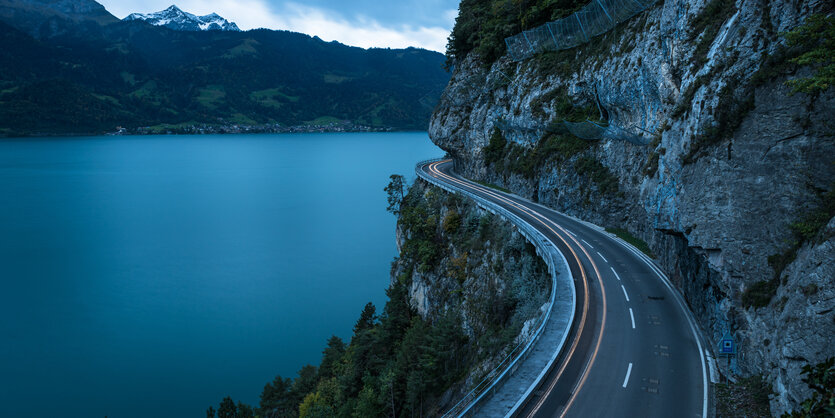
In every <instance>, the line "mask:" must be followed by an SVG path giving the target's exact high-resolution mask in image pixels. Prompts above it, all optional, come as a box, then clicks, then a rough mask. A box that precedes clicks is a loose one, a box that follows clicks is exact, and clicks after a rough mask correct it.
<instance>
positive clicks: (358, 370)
mask: <svg viewBox="0 0 835 418" xmlns="http://www.w3.org/2000/svg"><path fill="white" fill-rule="evenodd" d="M404 186H405V185H404V183H403V178H402V177H401V176H397V175H394V176H391V182H390V184H389V186H388V187H386V191H387V192H388V195H389V197H390V199H389V202H388V203H389V205H390V206H389V207H390V209H391V210H392V211H393V212H399V219H398V223H399V228H400V229H401V231H403V237H404V238H403V243H402V250H401V253H400V256H399V258H398V259H396V260H395V262H394V264H393V266H392V272H393V274H394V275H395V277H393V279H394V280H393V282H392V284H391V286H390V287H389V289H388V290H387V291H386V294H387V296H388V300H387V302H386V304H385V307H384V308H383V311H382V313H380V314H378V313H377V310H376V308H375V306H374V305H373V304H371V303H368V304H367V305H366V306H365V307H364V308H363V310H362V312H361V313H360V316H359V318H358V319H357V322H356V324H355V325H354V329H353V335H352V337H351V339H350V341H349V342H348V343H347V344H346V343H345V342H344V341H342V339H340V338H339V337H336V336H333V337H331V338H330V339H329V340H328V342H327V346H326V347H325V349H324V350H323V351H322V361H321V363H320V364H319V366H318V367H314V366H311V365H308V366H304V367H302V368H301V370H299V372H298V376H297V377H295V378H286V377H282V376H276V378H275V379H274V380H273V381H272V382H269V383H267V384H266V385H265V386H264V390H263V392H262V393H261V401H260V405H259V407H258V408H250V407H249V406H247V405H245V404H242V403H240V402H238V403H237V404H236V403H235V402H234V401H233V400H232V399H231V398H225V399H224V400H223V401H222V402H221V404H220V405H219V409H217V410H215V409H214V407H211V408H209V410H208V411H207V416H210V417H213V416H214V414H215V413H217V414H218V416H219V417H221V416H222V417H239V416H240V417H249V416H253V415H254V416H260V417H386V416H427V415H435V414H437V413H438V412H441V411H439V408H440V407H441V406H442V404H443V403H444V402H449V400H450V399H449V398H446V400H442V399H441V397H442V395H443V394H444V393H445V392H446V391H447V390H449V389H450V388H452V389H453V395H452V397H453V398H455V397H456V395H455V394H454V393H458V392H461V391H466V390H468V389H467V386H466V385H465V384H464V383H463V382H462V380H463V379H464V378H465V377H467V376H470V375H473V376H472V377H473V378H474V379H475V380H476V381H479V380H480V379H481V378H482V375H481V373H484V371H483V370H481V369H480V368H478V367H479V366H478V365H480V364H482V363H485V362H486V364H488V365H491V364H492V363H491V360H492V359H494V358H503V357H504V353H505V350H508V349H511V348H512V346H511V345H512V343H513V342H514V340H515V339H516V337H517V335H518V334H519V332H520V330H521V329H522V328H523V325H524V322H525V321H526V320H528V319H529V318H532V317H535V316H537V314H538V312H539V308H540V306H541V305H542V304H543V303H544V302H545V299H546V298H547V292H548V275H547V267H546V266H545V264H544V262H542V260H541V259H539V258H538V256H537V255H536V251H535V250H534V248H533V247H532V246H531V245H530V244H527V243H526V242H525V241H524V239H523V238H522V237H521V236H519V235H518V234H516V235H515V237H514V236H513V235H512V234H513V232H512V227H511V226H510V225H509V224H508V223H504V222H500V220H499V219H498V218H496V217H494V216H493V215H491V214H486V213H483V212H481V211H479V210H478V209H476V207H475V205H474V204H473V203H472V202H470V201H468V200H465V199H463V198H461V197H460V196H458V195H454V194H448V193H446V192H443V191H442V190H441V189H438V188H436V187H432V186H429V185H427V184H426V183H423V182H422V181H419V182H417V183H416V184H415V185H413V186H412V187H411V188H410V189H409V191H408V193H407V194H406V195H405V196H404V195H401V192H402V191H403V188H404ZM491 255H492V256H491ZM485 276H489V277H485ZM415 280H428V281H430V282H431V286H432V289H429V290H427V292H430V293H432V295H433V296H431V298H432V303H433V304H437V305H438V306H440V307H443V308H439V309H433V310H431V311H430V312H424V313H423V314H421V313H420V312H418V310H417V309H416V308H415V306H413V304H414V302H413V296H414V295H412V294H411V293H410V289H412V288H414V286H415V283H414V281H415ZM474 289H476V290H477V291H478V293H477V294H474V292H473V291H474ZM465 316H466V318H467V325H466V327H465V325H464V318H465ZM456 388H457V389H456ZM456 391H457V392H456Z"/></svg>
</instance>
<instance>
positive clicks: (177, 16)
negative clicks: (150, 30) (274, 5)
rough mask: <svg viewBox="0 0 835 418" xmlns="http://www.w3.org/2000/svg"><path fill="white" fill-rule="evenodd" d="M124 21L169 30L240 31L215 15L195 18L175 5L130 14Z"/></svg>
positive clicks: (232, 24)
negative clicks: (139, 22)
mask: <svg viewBox="0 0 835 418" xmlns="http://www.w3.org/2000/svg"><path fill="white" fill-rule="evenodd" d="M124 20H144V21H145V22H148V23H150V24H152V25H154V26H165V27H167V28H169V29H174V30H182V31H202V30H229V31H240V29H238V25H236V24H235V23H234V22H230V21H228V20H226V19H224V18H222V17H220V16H218V14H217V13H212V14H208V15H206V16H195V15H193V14H191V13H188V12H184V11H182V10H180V8H179V7H177V6H175V5H172V6H171V7H169V8H167V9H165V10H163V11H161V12H156V13H132V14H131V15H130V16H128V17H126V18H125V19H124Z"/></svg>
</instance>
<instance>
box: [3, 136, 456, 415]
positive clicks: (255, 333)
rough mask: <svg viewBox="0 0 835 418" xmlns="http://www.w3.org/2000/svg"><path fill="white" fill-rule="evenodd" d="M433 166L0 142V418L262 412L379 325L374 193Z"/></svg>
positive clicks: (303, 147)
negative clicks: (223, 403) (332, 353)
mask: <svg viewBox="0 0 835 418" xmlns="http://www.w3.org/2000/svg"><path fill="white" fill-rule="evenodd" d="M441 155H443V153H442V152H441V150H439V149H438V148H436V147H435V146H434V145H433V144H432V143H431V142H430V141H429V138H428V136H427V134H426V133H373V134H369V133H356V134H287V135H218V136H151V137H94V138H49V139H20V140H3V141H0V213H2V217H0V283H2V292H0V317H2V318H3V320H2V322H0V335H2V337H0V376H2V378H0V403H2V405H4V406H3V410H2V411H3V412H2V413H0V415H3V416H9V417H24V418H25V417H45V416H62V417H104V416H108V417H111V418H113V417H117V418H119V417H174V416H178V417H203V416H205V411H206V408H208V407H209V406H210V405H214V406H215V408H217V404H218V403H219V402H220V400H221V399H222V398H223V397H224V396H227V395H228V396H231V397H232V398H233V399H235V400H236V401H237V400H240V401H243V402H246V403H249V404H251V405H253V406H256V405H257V404H258V396H259V395H260V393H261V390H262V389H263V387H264V384H265V383H266V382H268V381H271V380H272V379H273V378H274V377H275V375H277V374H280V375H282V376H285V377H294V376H295V375H296V372H297V371H298V369H299V368H300V367H301V366H303V365H304V364H307V363H311V364H314V365H318V363H319V360H320V359H321V351H322V349H323V348H324V347H325V343H326V341H327V339H328V338H329V337H330V336H331V335H337V336H340V337H342V338H343V339H346V340H347V339H348V338H350V335H351V328H352V326H353V325H354V322H355V321H356V320H357V318H358V317H359V314H360V311H361V310H362V308H363V306H364V305H365V303H367V302H369V301H371V302H373V303H374V304H375V305H377V308H378V312H380V311H381V310H382V304H383V303H384V301H385V289H386V287H387V286H388V283H389V270H390V265H391V261H392V259H393V258H394V257H395V256H396V255H397V248H396V245H395V241H394V227H395V218H394V216H393V215H392V214H390V213H388V212H386V210H385V209H386V195H385V192H383V188H384V187H385V186H386V184H387V183H388V176H389V174H392V173H399V174H404V175H406V177H407V178H408V179H409V180H410V181H412V180H413V179H414V177H415V175H414V164H415V163H416V162H417V161H418V160H421V159H425V158H431V157H436V156H441Z"/></svg>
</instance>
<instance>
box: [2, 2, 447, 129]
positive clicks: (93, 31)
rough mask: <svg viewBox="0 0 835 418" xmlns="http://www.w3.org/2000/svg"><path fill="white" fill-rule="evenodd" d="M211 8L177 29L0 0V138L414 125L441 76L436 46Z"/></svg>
mask: <svg viewBox="0 0 835 418" xmlns="http://www.w3.org/2000/svg"><path fill="white" fill-rule="evenodd" d="M177 10H179V9H177ZM167 11H173V10H171V8H169V9H168V10H167ZM167 11H164V12H162V13H165V12H167ZM184 15H185V14H184ZM186 16H187V17H188V15H186ZM192 16H193V15H192ZM215 16H216V15H215ZM212 17H213V16H212V15H209V16H204V17H203V18H210V19H209V21H211V22H212V23H216V24H217V26H220V27H221V30H218V29H217V28H214V30H201V31H184V30H179V29H178V30H172V29H171V28H169V27H167V26H165V27H160V26H154V25H153V24H151V23H149V22H147V21H146V20H145V19H130V20H128V19H126V20H124V21H120V20H119V19H117V18H116V17H114V16H113V15H111V14H110V13H108V12H107V10H105V9H104V7H102V6H101V5H100V4H98V3H96V2H95V1H92V0H0V136H17V135H32V134H66V133H103V132H109V131H113V130H115V129H116V127H117V126H122V127H125V128H129V129H130V128H136V127H147V126H151V127H153V126H184V125H194V124H209V125H227V124H230V123H233V124H242V125H257V124H281V125H285V126H288V125H304V124H315V123H321V122H323V121H348V122H351V123H352V124H355V125H365V126H371V127H391V128H394V129H401V130H405V129H415V130H423V129H426V128H427V125H428V121H429V116H430V114H431V112H432V110H433V108H434V106H435V104H436V103H437V102H438V98H439V97H440V94H441V92H442V91H443V88H444V87H445V85H446V83H447V82H448V81H449V74H448V73H447V72H445V71H444V70H443V69H442V65H443V62H444V57H443V55H442V54H440V53H437V52H432V51H426V50H422V49H415V48H408V49H368V50H366V49H362V48H356V47H349V46H346V45H342V44H339V43H337V42H324V41H322V40H321V39H319V38H316V37H310V36H308V35H304V34H300V33H293V32H287V31H272V30H264V29H259V30H251V31H246V32H242V31H236V30H234V29H227V30H222V28H223V24H222V23H223V22H226V23H228V26H226V27H227V28H231V27H233V26H232V25H234V24H233V23H230V22H227V21H226V20H225V19H223V18H220V17H219V16H217V18H218V19H220V20H217V21H212V20H211V18H212ZM203 18H200V19H203ZM160 21H161V20H160ZM201 21H202V22H204V24H205V22H206V21H207V20H201ZM158 22H159V21H158ZM158 22H157V23H158ZM198 27H199V25H198ZM209 27H211V23H210V24H209V25H208V26H206V27H205V28H206V29H209ZM234 27H235V28H237V27H236V26H234ZM201 29H203V28H202V27H201Z"/></svg>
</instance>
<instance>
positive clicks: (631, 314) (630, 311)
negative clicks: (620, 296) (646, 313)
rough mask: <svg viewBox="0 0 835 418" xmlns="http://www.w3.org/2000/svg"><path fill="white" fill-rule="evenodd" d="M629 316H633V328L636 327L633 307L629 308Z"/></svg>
mask: <svg viewBox="0 0 835 418" xmlns="http://www.w3.org/2000/svg"><path fill="white" fill-rule="evenodd" d="M629 317H630V318H632V329H635V315H634V314H633V313H632V308H629Z"/></svg>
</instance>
